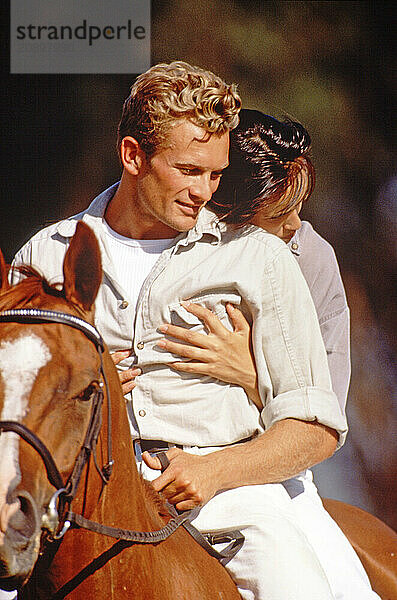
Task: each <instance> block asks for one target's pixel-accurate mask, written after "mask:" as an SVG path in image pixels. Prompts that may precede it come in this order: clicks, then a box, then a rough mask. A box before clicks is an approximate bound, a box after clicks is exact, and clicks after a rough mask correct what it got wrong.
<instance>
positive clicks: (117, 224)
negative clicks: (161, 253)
mask: <svg viewBox="0 0 397 600" xmlns="http://www.w3.org/2000/svg"><path fill="white" fill-rule="evenodd" d="M136 193H137V191H136V187H135V186H134V184H133V182H131V181H127V180H126V179H125V178H123V177H122V178H121V181H120V185H119V187H118V188H117V190H116V193H115V194H114V196H113V198H112V199H111V200H110V202H109V204H108V205H107V207H106V210H105V214H104V219H105V220H106V222H107V224H108V225H109V227H111V229H113V231H116V233H119V234H120V235H122V236H124V237H128V238H131V239H135V240H158V239H171V238H174V237H176V236H177V235H178V232H177V231H174V230H173V229H171V228H170V227H168V226H167V225H165V224H162V223H160V222H159V221H156V222H155V223H153V219H152V218H145V215H143V214H142V213H141V212H140V211H138V210H137V203H136V202H135V197H136Z"/></svg>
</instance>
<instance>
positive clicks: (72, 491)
mask: <svg viewBox="0 0 397 600" xmlns="http://www.w3.org/2000/svg"><path fill="white" fill-rule="evenodd" d="M10 322H13V323H58V324H61V325H68V326H69V327H73V328H75V329H78V330H79V331H81V332H82V333H84V335H85V336H86V337H87V338H88V339H89V340H91V342H93V343H94V345H95V348H96V350H97V352H98V355H99V358H100V367H99V379H101V380H102V381H100V384H99V387H98V389H97V390H96V391H95V394H94V396H93V399H92V408H91V416H90V420H89V424H88V427H87V431H86V434H85V438H84V442H83V444H82V446H81V448H80V451H79V454H78V455H77V458H76V461H75V464H74V467H73V471H72V473H71V475H70V476H69V478H68V480H67V482H66V483H64V481H63V478H62V476H61V474H60V472H59V470H58V468H57V466H56V464H55V461H54V459H53V457H52V456H51V453H50V451H49V450H48V448H47V447H46V446H45V444H44V443H43V442H42V441H41V440H40V439H39V438H38V437H37V436H36V434H35V433H33V432H32V431H31V430H30V429H28V428H27V427H26V426H25V425H23V424H22V423H19V422H18V421H0V435H1V432H2V431H4V432H13V433H16V434H17V435H19V436H20V437H21V438H22V439H23V440H25V441H26V442H27V443H28V444H30V446H31V447H32V448H33V449H34V450H35V451H36V452H37V453H38V454H39V456H40V457H41V459H42V461H43V464H44V466H45V469H46V472H47V478H48V481H49V482H50V483H51V485H53V486H54V487H55V488H56V491H55V493H54V494H53V496H52V498H51V500H50V502H49V504H48V508H47V511H46V513H44V515H43V519H42V529H45V530H48V532H49V535H48V536H47V539H48V540H49V541H53V540H61V538H62V537H63V536H64V534H65V533H66V531H67V530H68V529H69V528H70V527H71V526H72V525H73V526H75V527H82V528H84V529H88V530H90V531H94V532H96V533H100V534H103V535H106V536H110V537H113V538H116V539H118V540H124V541H127V542H133V543H134V542H135V543H140V544H155V543H159V542H162V541H164V540H165V539H167V538H168V537H169V536H170V535H171V534H172V533H174V531H176V529H178V528H179V527H180V526H181V525H183V526H184V527H185V529H186V530H187V531H188V532H189V533H190V534H191V535H192V536H193V537H194V539H195V540H196V541H197V542H198V543H199V544H200V545H201V546H203V547H204V548H205V549H206V550H207V552H209V554H211V555H212V556H214V557H215V558H217V559H218V560H220V561H221V562H227V561H228V560H230V559H231V558H232V557H233V556H234V555H235V554H236V553H237V552H238V550H239V549H240V548H241V546H242V544H243V542H244V536H243V535H242V534H241V533H240V532H237V531H230V532H227V533H225V534H221V537H222V535H223V538H222V539H219V538H218V539H215V537H216V536H212V538H211V543H221V542H231V543H230V544H229V546H228V547H227V548H225V549H224V550H223V551H222V552H217V551H216V550H215V549H214V548H212V546H211V545H210V543H209V542H208V541H207V539H205V538H204V536H203V535H202V534H201V533H200V532H199V531H198V530H196V529H195V528H194V527H193V525H192V524H191V523H190V521H191V519H192V511H186V512H184V513H181V514H178V513H177V512H176V511H174V512H171V514H173V515H174V516H173V517H172V519H171V520H170V521H169V522H168V523H167V524H166V525H165V526H164V527H162V528H161V529H159V530H156V531H129V530H124V529H119V528H117V527H109V526H106V525H102V524H100V523H96V522H94V521H91V520H89V519H86V518H85V517H83V516H82V515H78V514H76V513H74V512H72V511H71V510H67V511H65V510H64V509H65V506H66V505H68V507H69V508H70V504H71V502H72V501H73V499H74V497H75V495H76V492H77V488H78V486H79V483H80V479H81V476H82V473H83V469H84V467H85V465H86V464H87V462H88V460H89V458H90V456H91V455H92V456H93V459H94V463H95V467H96V469H97V471H98V473H99V475H100V477H101V479H102V481H103V484H104V485H106V484H107V483H108V482H109V480H110V477H111V474H112V469H113V464H114V461H113V458H112V432H111V420H112V408H111V398H110V393H109V386H108V382H107V379H106V375H105V372H104V368H103V353H104V350H105V344H104V341H103V338H102V336H101V335H100V333H99V332H98V330H97V329H96V328H95V327H94V326H93V325H91V324H90V323H88V322H87V321H84V320H83V319H81V318H79V317H76V316H74V315H70V314H67V313H62V312H57V311H51V310H42V309H36V308H22V309H10V310H5V311H3V312H0V323H10ZM104 388H105V390H106V396H107V406H108V415H107V417H108V436H107V463H106V464H105V465H104V466H103V467H102V468H100V467H99V466H98V464H97V459H96V445H97V441H98V436H99V433H100V430H101V426H102V405H103V398H104V391H103V390H104ZM59 513H62V514H63V524H61V525H60V518H59Z"/></svg>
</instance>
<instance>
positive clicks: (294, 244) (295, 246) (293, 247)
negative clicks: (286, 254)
mask: <svg viewBox="0 0 397 600" xmlns="http://www.w3.org/2000/svg"><path fill="white" fill-rule="evenodd" d="M291 248H292V250H298V248H299V246H298V244H297V243H296V242H294V243H293V244H291Z"/></svg>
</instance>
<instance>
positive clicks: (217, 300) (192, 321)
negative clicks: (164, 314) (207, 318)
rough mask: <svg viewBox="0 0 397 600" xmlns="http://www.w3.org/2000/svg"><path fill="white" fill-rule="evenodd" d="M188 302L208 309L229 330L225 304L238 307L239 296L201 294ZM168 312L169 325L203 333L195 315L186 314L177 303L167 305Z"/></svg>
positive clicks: (202, 326)
mask: <svg viewBox="0 0 397 600" xmlns="http://www.w3.org/2000/svg"><path fill="white" fill-rule="evenodd" d="M189 300H190V302H194V303H195V304H200V305H201V306H204V307H205V308H208V310H210V311H211V312H213V313H214V314H215V315H216V316H217V317H218V319H219V320H220V321H221V322H222V324H223V325H225V327H227V328H228V329H231V328H232V327H231V325H230V319H229V315H228V314H227V312H226V304H228V303H230V304H234V305H235V306H240V304H241V296H239V295H238V294H236V293H233V292H226V293H222V294H219V293H217V294H203V295H200V296H192V297H191V298H189ZM169 311H170V323H172V324H173V325H178V326H179V327H188V328H189V329H197V330H198V331H200V330H203V331H204V323H203V322H202V321H201V320H200V319H199V318H198V317H196V316H195V315H192V314H191V313H190V312H188V311H187V310H186V309H185V308H183V306H182V305H181V304H180V303H179V302H178V303H174V304H170V305H169Z"/></svg>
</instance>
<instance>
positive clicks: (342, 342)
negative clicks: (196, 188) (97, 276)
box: [160, 110, 377, 600]
mask: <svg viewBox="0 0 397 600" xmlns="http://www.w3.org/2000/svg"><path fill="white" fill-rule="evenodd" d="M309 150H310V137H309V134H308V133H307V131H306V130H305V129H304V127H303V126H302V125H300V124H299V123H294V122H292V121H285V122H280V121H278V120H277V119H274V118H273V117H270V116H268V115H264V114H262V113H260V112H258V111H252V110H243V111H242V112H241V120H240V124H239V126H238V128H237V129H236V130H234V131H233V132H232V134H231V151H230V166H229V168H228V169H227V170H226V172H225V173H224V175H223V178H222V181H221V184H220V186H219V189H218V191H217V193H216V194H215V195H214V198H213V200H212V201H211V202H210V204H209V207H210V208H211V209H212V210H213V211H214V212H215V213H216V214H217V216H218V218H219V219H221V220H224V221H225V222H226V223H228V224H230V225H231V226H234V227H242V226H243V225H256V226H257V227H261V228H263V229H265V230H267V231H268V232H269V233H272V234H274V235H276V236H278V237H279V238H280V239H281V240H283V241H284V242H285V243H287V244H288V245H289V247H290V249H291V252H292V253H293V255H294V256H295V258H296V259H297V261H298V263H299V265H300V267H301V270H302V272H303V275H304V276H305V279H306V281H307V283H308V286H309V288H310V291H311V293H312V297H313V300H314V304H315V306H316V310H317V314H318V318H319V322H320V327H321V331H322V335H323V339H324V343H325V346H326V350H327V356H328V361H329V367H330V372H331V378H332V384H333V389H334V391H335V393H336V394H337V396H338V400H339V402H340V405H341V408H342V411H343V412H344V410H345V405H346V398H347V390H348V385H349V377H350V358H349V310H348V307H347V302H346V296H345V292H344V288H343V284H342V280H341V277H340V273H339V268H338V264H337V261H336V258H335V254H334V252H333V249H332V247H331V246H330V245H329V244H328V243H327V242H326V241H325V240H323V239H322V238H321V237H320V236H319V235H318V234H317V233H316V232H315V231H314V230H313V228H312V226H311V225H310V223H307V222H303V223H302V222H301V220H300V218H299V212H300V210H301V207H302V203H303V202H305V201H306V200H307V199H308V198H309V196H310V194H311V192H312V190H313V185H314V168H313V165H312V163H311V160H310V158H309ZM259 261H260V258H259V257H258V265H259V264H260V263H259ZM183 305H184V307H185V308H186V310H188V311H189V312H191V313H192V314H194V315H195V316H197V317H199V318H200V319H202V321H203V322H204V323H205V325H206V328H207V330H208V335H203V334H200V333H197V332H195V331H189V330H186V329H185V328H182V327H176V326H173V325H170V324H164V326H162V327H161V328H160V329H161V330H162V331H163V332H164V333H166V334H167V338H164V340H163V341H162V342H160V345H161V346H162V347H163V348H165V349H167V351H169V352H172V353H174V354H176V355H179V356H182V357H183V358H185V359H188V360H185V361H178V362H174V363H173V364H172V365H170V366H172V367H173V368H174V369H177V370H178V371H181V372H185V373H199V374H206V375H210V376H211V377H215V378H218V379H221V380H223V381H226V382H228V383H231V384H236V385H240V386H242V387H244V389H245V390H246V392H247V395H248V396H249V397H250V399H251V400H252V401H253V402H254V403H255V404H256V406H257V407H258V409H259V410H261V409H262V408H263V405H262V402H261V398H260V394H259V391H258V389H257V377H256V371H255V365H254V361H253V358H252V356H251V351H250V326H249V324H248V322H247V320H246V319H245V317H244V315H243V314H242V313H241V311H240V310H239V309H237V308H235V307H233V306H231V305H227V312H228V314H229V317H230V321H231V324H232V325H233V331H230V330H229V329H226V328H225V327H224V325H223V324H222V323H221V322H220V321H219V320H218V318H217V317H216V316H215V315H214V314H212V313H211V312H210V311H209V310H207V309H206V308H204V307H202V306H199V305H197V304H193V303H189V302H185V303H184V304H183ZM168 336H170V337H171V338H173V339H169V337H168ZM175 339H176V340H179V342H177V341H174V340H175ZM283 485H284V487H285V488H286V490H287V491H288V493H289V494H290V496H291V498H292V499H293V503H294V506H295V510H296V519H297V521H298V523H299V525H300V527H301V528H302V530H303V531H304V532H305V534H306V536H307V538H308V539H309V541H310V543H311V544H312V545H313V546H314V547H315V550H316V553H317V555H318V556H319V557H320V561H321V563H322V566H323V569H324V571H325V572H326V574H327V577H328V579H329V582H330V585H331V588H332V591H333V593H334V595H335V598H338V599H339V598H340V599H349V600H353V599H356V598H364V597H367V595H371V592H370V589H369V588H370V585H369V581H368V578H367V576H366V574H365V572H364V569H363V568H362V566H361V563H360V562H359V560H358V558H357V556H356V555H355V553H354V551H353V549H352V548H351V546H350V545H349V543H348V542H347V540H346V538H345V537H344V536H343V534H342V532H341V531H340V530H339V528H338V527H337V525H336V524H335V523H334V521H332V519H331V518H330V517H329V516H328V515H327V513H326V512H325V511H324V509H323V507H322V504H321V500H320V498H319V496H318V493H317V490H316V488H315V486H314V484H313V481H312V475H311V472H310V471H306V472H305V473H302V474H301V475H300V476H299V477H298V478H294V479H293V480H289V481H286V482H284V484H283ZM309 514H310V515H311V518H310V520H309V519H308V517H307V515H309ZM313 514H315V515H316V517H315V518H313ZM324 532H326V535H324ZM373 597H374V598H375V597H377V596H376V594H374V593H373Z"/></svg>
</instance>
